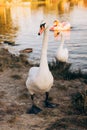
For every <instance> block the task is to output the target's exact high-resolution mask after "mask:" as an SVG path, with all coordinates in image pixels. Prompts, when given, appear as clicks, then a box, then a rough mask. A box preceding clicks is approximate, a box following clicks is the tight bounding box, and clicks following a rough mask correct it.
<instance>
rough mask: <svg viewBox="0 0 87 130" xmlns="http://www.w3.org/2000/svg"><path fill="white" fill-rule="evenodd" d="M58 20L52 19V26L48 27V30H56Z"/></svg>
mask: <svg viewBox="0 0 87 130" xmlns="http://www.w3.org/2000/svg"><path fill="white" fill-rule="evenodd" d="M59 23H60V22H59V20H54V21H53V26H52V27H51V28H50V31H56V30H58V28H57V27H58V25H59Z"/></svg>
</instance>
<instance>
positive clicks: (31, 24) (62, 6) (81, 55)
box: [0, 0, 87, 71]
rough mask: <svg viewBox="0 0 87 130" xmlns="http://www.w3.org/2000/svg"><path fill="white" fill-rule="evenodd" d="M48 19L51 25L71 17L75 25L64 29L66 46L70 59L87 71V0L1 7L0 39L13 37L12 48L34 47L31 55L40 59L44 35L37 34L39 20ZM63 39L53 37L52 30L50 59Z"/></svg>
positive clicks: (53, 1)
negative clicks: (13, 43) (65, 30)
mask: <svg viewBox="0 0 87 130" xmlns="http://www.w3.org/2000/svg"><path fill="white" fill-rule="evenodd" d="M44 18H45V19H47V20H48V22H49V25H50V26H51V25H52V24H53V21H54V20H55V19H59V20H60V21H63V20H64V21H69V22H70V23H71V26H72V29H71V31H70V32H69V31H68V32H64V33H65V46H67V48H68V50H69V62H71V63H72V67H73V68H74V69H78V68H81V69H82V70H83V71H87V49H86V48H87V2H86V0H60V1H58V0H51V2H50V3H48V4H47V3H44V4H43V3H41V4H40V3H34V2H33V3H31V4H28V5H27V6H26V5H25V4H22V5H21V6H18V5H14V6H13V5H12V4H11V5H9V6H1V7H0V42H3V41H14V42H15V45H19V46H11V47H10V48H12V50H16V51H19V50H21V49H24V48H27V47H30V48H31V47H32V48H33V53H32V54H30V56H29V59H30V60H31V61H33V62H34V63H36V62H39V59H40V51H41V46H42V44H41V43H42V36H41V37H38V35H37V33H38V29H39V24H40V21H41V20H42V19H44ZM60 42H61V39H60V38H59V39H54V36H53V33H52V32H49V43H48V60H49V61H52V60H54V56H55V53H56V50H57V48H58V47H59V45H60Z"/></svg>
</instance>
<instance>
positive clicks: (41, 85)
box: [26, 21, 55, 114]
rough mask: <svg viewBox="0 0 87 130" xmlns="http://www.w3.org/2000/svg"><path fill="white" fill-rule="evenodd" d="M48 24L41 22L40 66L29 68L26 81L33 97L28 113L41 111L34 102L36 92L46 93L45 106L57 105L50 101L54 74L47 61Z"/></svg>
mask: <svg viewBox="0 0 87 130" xmlns="http://www.w3.org/2000/svg"><path fill="white" fill-rule="evenodd" d="M48 31H49V28H48V25H47V23H46V22H45V21H42V22H41V24H40V31H39V33H38V34H39V35H40V34H41V33H42V32H44V35H43V42H42V51H41V58H40V66H39V67H32V68H31V69H30V70H29V74H28V78H27V81H26V86H27V89H28V90H29V93H30V95H31V99H32V101H33V105H32V107H31V109H29V110H28V111H27V113H34V114H37V113H38V112H40V111H41V109H40V108H39V107H37V106H36V105H35V103H34V95H35V94H36V93H46V99H45V106H46V107H51V108H53V107H55V105H54V104H52V103H49V102H48V95H49V91H50V89H51V87H52V86H53V80H54V79H53V76H52V74H51V72H50V70H49V67H48V62H47V46H48Z"/></svg>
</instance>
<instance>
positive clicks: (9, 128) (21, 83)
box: [0, 49, 87, 130]
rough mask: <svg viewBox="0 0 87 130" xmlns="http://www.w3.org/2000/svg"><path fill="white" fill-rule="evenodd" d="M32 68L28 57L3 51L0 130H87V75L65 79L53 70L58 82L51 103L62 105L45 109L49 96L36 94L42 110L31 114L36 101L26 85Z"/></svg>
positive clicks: (0, 76) (52, 91)
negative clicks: (31, 96) (46, 99)
mask: <svg viewBox="0 0 87 130" xmlns="http://www.w3.org/2000/svg"><path fill="white" fill-rule="evenodd" d="M31 66H32V65H30V64H29V63H28V61H27V58H26V56H25V55H21V56H19V57H16V56H15V55H12V54H9V52H8V51H7V50H5V49H0V130H87V91H86V90H87V78H86V76H82V75H81V73H80V74H78V76H75V77H74V76H72V78H70V76H68V78H65V77H63V75H64V74H63V73H64V72H61V73H62V75H61V73H59V74H58V75H57V72H59V68H57V67H56V70H55V69H52V67H51V71H52V73H53V75H54V79H55V80H54V85H53V87H52V89H51V91H50V98H49V100H51V101H52V102H54V103H57V104H58V106H57V107H56V108H45V107H44V103H43V101H44V98H45V94H42V95H36V98H35V100H36V103H37V105H38V106H40V107H41V108H42V111H41V112H40V113H39V114H37V115H34V114H27V113H26V111H27V109H28V108H30V107H31V105H32V102H31V98H30V95H29V92H28V90H27V88H26V85H25V82H26V78H27V74H28V71H29V68H30V67H31Z"/></svg>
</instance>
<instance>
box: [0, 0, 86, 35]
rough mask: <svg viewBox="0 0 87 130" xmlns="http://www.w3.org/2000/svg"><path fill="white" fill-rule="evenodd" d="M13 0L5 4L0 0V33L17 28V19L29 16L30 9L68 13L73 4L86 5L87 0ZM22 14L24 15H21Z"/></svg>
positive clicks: (50, 12)
mask: <svg viewBox="0 0 87 130" xmlns="http://www.w3.org/2000/svg"><path fill="white" fill-rule="evenodd" d="M15 1H16V0H8V1H6V3H5V4H6V6H4V2H5V1H4V0H0V33H1V32H4V33H6V32H8V31H11V30H12V28H16V29H18V26H19V25H20V22H19V21H21V22H22V20H19V19H21V18H23V17H24V18H25V16H26V17H27V16H30V17H31V11H34V10H35V12H37V11H38V9H39V11H40V10H41V11H42V13H44V14H52V13H53V14H55V15H57V16H58V15H60V14H64V13H67V14H68V13H69V12H70V10H71V9H73V8H74V6H75V5H76V6H78V7H79V6H80V7H87V0H46V1H40V0H28V2H22V0H19V1H17V3H16V2H15ZM19 5H20V6H19ZM26 6H27V7H26ZM19 7H20V8H19ZM18 8H19V9H18ZM23 8H27V9H23ZM24 10H25V11H24ZM26 10H27V14H26ZM23 14H24V15H25V16H21V15H23ZM28 18H29V17H28ZM15 19H16V21H15ZM18 22H19V23H18ZM20 26H21V25H20ZM8 28H9V29H8Z"/></svg>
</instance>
